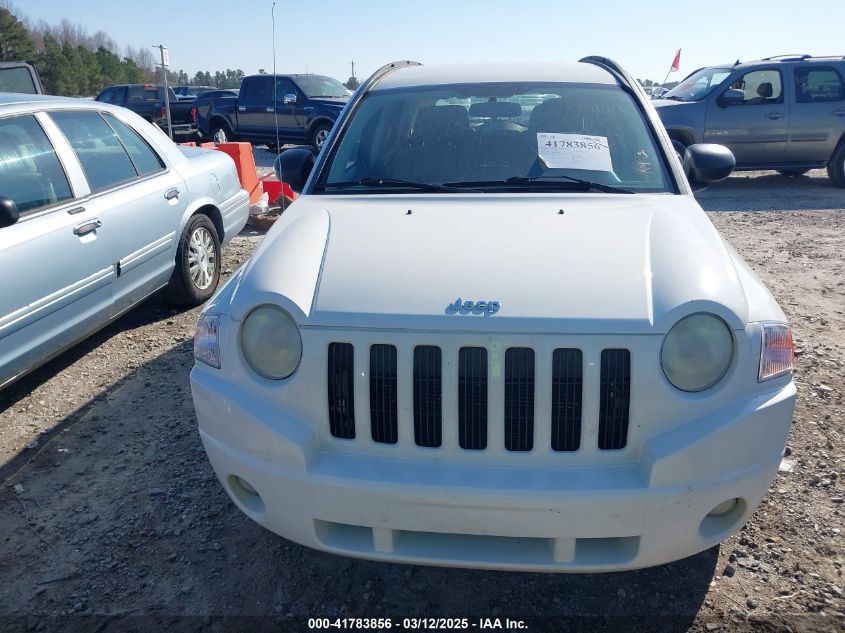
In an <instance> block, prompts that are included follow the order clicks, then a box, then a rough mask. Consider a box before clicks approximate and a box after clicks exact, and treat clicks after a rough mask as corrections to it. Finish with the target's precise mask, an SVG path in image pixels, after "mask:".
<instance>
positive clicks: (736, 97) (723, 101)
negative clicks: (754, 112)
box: [719, 88, 745, 106]
mask: <svg viewBox="0 0 845 633" xmlns="http://www.w3.org/2000/svg"><path fill="white" fill-rule="evenodd" d="M743 101H745V93H744V92H743V91H742V90H735V89H733V88H729V89H728V90H725V92H723V93H722V96H721V97H719V105H721V106H729V105H736V104H738V103H742V102H743Z"/></svg>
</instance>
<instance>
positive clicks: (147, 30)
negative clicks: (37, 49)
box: [13, 0, 845, 82]
mask: <svg viewBox="0 0 845 633" xmlns="http://www.w3.org/2000/svg"><path fill="white" fill-rule="evenodd" d="M13 5H14V7H15V8H16V9H17V10H18V11H20V12H22V13H24V14H27V15H28V16H29V17H30V18H31V19H33V20H35V21H38V20H42V19H43V20H45V21H47V22H50V23H55V22H58V21H59V20H60V19H61V18H63V17H67V18H69V19H70V20H72V21H74V22H80V23H82V24H84V25H85V26H86V27H87V28H88V30H89V32H91V33H93V32H95V31H98V30H103V31H106V32H107V33H108V34H109V35H110V36H111V37H112V38H113V39H114V40H116V41H117V42H118V43H119V44H120V45H122V46H126V45H131V46H134V47H141V46H150V47H151V46H152V45H154V44H159V43H162V44H165V45H166V46H167V47H168V49H169V53H170V67H171V69H172V70H180V69H182V70H185V71H186V72H187V73H188V74H189V75H190V76H193V74H194V73H195V72H197V71H198V70H209V71H211V72H212V73H213V72H214V71H216V70H225V69H227V68H231V69H237V68H240V69H242V70H243V71H244V72H245V73H246V74H253V73H256V72H258V69H259V68H264V69H265V70H266V71H267V72H271V71H272V68H273V54H272V41H273V38H272V35H271V34H272V20H271V7H272V5H273V2H272V0H202V1H201V2H194V1H192V0H168V1H163V0H129V1H124V2H115V0H13ZM803 6H805V7H806V6H810V7H811V9H810V10H809V12H807V11H804V10H803V9H802V8H801V7H800V6H799V4H798V3H795V2H794V1H792V0H790V1H782V0H769V1H767V2H761V1H758V0H753V1H752V0H733V1H725V0H701V1H700V2H689V1H685V0H673V1H669V0H645V1H640V2H635V1H630V0H629V1H625V0H602V1H601V2H596V1H590V0H587V1H584V0H580V1H578V2H572V1H567V0H558V1H557V2H548V1H536V0H522V1H521V2H513V1H512V2H502V1H501V0H499V1H496V0H487V1H484V0H393V1H389V0H358V1H357V2H356V1H353V0H347V1H342V0H319V1H311V2H303V1H301V0H300V1H299V2H294V1H293V0H276V6H275V16H276V20H275V24H276V70H277V72H279V73H294V72H312V73H316V74H323V75H329V76H333V77H336V78H337V79H340V80H341V81H346V79H347V78H348V77H349V75H350V73H351V67H350V64H351V62H352V61H353V60H354V61H355V74H356V75H357V76H358V77H359V78H364V77H366V76H368V75H369V74H370V73H371V72H373V71H374V70H376V69H377V68H379V67H380V66H382V65H383V64H385V63H389V62H391V61H395V60H399V59H412V60H415V61H419V62H422V63H423V64H425V65H434V64H450V63H460V62H491V63H495V62H501V61H524V62H531V61H577V60H578V59H580V58H581V57H584V56H586V55H602V56H605V57H609V58H611V59H614V60H615V61H617V62H618V63H620V64H621V65H622V66H623V67H624V68H625V69H626V70H628V71H629V72H630V73H631V74H632V75H634V76H635V77H638V78H640V79H651V80H653V81H659V82H662V81H663V80H664V78H665V77H666V74H667V71H668V70H669V67H670V65H671V63H672V59H673V58H674V56H675V52H676V51H677V50H678V49H679V48H681V49H683V52H682V53H681V64H680V71H679V72H677V73H672V75H671V76H670V77H669V81H672V80H679V79H681V78H683V77H684V76H685V75H686V74H688V73H689V72H692V71H693V70H696V69H697V68H700V67H702V66H708V65H712V64H720V63H725V62H734V61H735V60H736V59H742V60H751V59H760V58H762V57H767V56H770V55H778V54H786V53H809V54H812V55H833V54H839V55H845V38H843V36H842V33H843V31H842V25H843V24H845V0H814V1H813V2H812V4H809V5H808V4H805V5H803ZM150 50H152V48H151V49H150ZM153 52H154V53H157V51H153Z"/></svg>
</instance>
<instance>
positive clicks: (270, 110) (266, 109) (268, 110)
mask: <svg viewBox="0 0 845 633" xmlns="http://www.w3.org/2000/svg"><path fill="white" fill-rule="evenodd" d="M264 111H265V112H273V108H264Z"/></svg>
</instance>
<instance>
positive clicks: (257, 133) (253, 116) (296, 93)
mask: <svg viewBox="0 0 845 633" xmlns="http://www.w3.org/2000/svg"><path fill="white" fill-rule="evenodd" d="M274 79H275V82H276V83H275V87H274V85H273V81H274ZM274 88H275V90H274ZM274 94H275V108H274V107H273V106H274V101H273V97H274ZM350 95H351V93H350V92H349V91H348V90H347V89H346V88H345V87H344V85H343V84H342V83H340V82H339V81H338V80H337V79H332V78H331V77H323V76H321V75H251V76H249V77H244V79H243V81H242V82H241V89H240V93H239V94H238V96H237V97H217V98H205V97H202V96H200V97H198V98H197V99H196V101H194V103H193V110H192V114H193V117H194V121H195V122H196V124H197V128H198V130H199V132H200V135H201V136H203V137H206V138H211V139H213V140H214V141H216V142H218V143H221V142H226V141H235V140H237V141H249V142H251V143H253V144H256V145H267V146H268V147H270V148H276V145H277V139H278V145H285V144H297V145H301V144H310V145H313V146H314V147H315V148H316V149H318V150H319V149H320V148H321V147H322V146H323V143H324V142H325V140H326V138H328V135H329V131H330V130H331V129H332V126H333V125H334V122H335V121H336V120H337V117H338V115H340V111H341V110H342V109H343V106H345V105H346V102H347V100H348V99H349V96H350ZM277 126H278V132H277Z"/></svg>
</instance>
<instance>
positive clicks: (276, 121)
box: [270, 0, 282, 180]
mask: <svg viewBox="0 0 845 633" xmlns="http://www.w3.org/2000/svg"><path fill="white" fill-rule="evenodd" d="M270 21H271V22H272V23H273V123H274V124H275V127H276V156H280V155H281V153H282V148H281V147H279V104H278V102H277V101H276V90H277V88H278V85H279V81H278V80H277V79H276V0H273V6H272V7H270ZM278 177H279V180H281V179H282V174H281V171H279V173H278Z"/></svg>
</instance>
